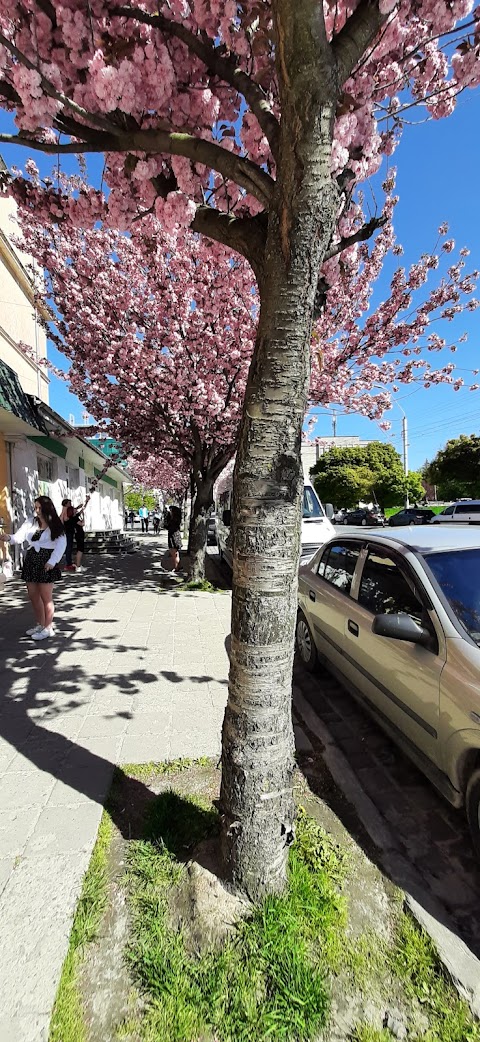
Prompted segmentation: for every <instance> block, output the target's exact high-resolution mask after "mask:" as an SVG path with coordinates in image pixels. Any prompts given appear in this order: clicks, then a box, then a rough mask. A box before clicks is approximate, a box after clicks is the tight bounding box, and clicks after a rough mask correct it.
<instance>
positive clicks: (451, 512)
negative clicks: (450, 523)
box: [442, 506, 455, 517]
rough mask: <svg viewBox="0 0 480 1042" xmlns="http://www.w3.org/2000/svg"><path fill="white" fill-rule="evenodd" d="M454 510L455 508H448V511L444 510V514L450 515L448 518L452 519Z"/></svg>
mask: <svg viewBox="0 0 480 1042" xmlns="http://www.w3.org/2000/svg"><path fill="white" fill-rule="evenodd" d="M454 510H455V506H451V507H447V509H446V510H442V514H445V515H446V514H448V516H449V517H450V514H453V511H454Z"/></svg>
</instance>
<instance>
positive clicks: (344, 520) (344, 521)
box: [343, 517, 348, 525]
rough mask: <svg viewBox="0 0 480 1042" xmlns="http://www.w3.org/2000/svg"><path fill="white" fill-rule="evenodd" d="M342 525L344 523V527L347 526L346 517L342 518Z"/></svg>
mask: <svg viewBox="0 0 480 1042" xmlns="http://www.w3.org/2000/svg"><path fill="white" fill-rule="evenodd" d="M343 523H344V525H348V521H347V519H346V517H344V519H343Z"/></svg>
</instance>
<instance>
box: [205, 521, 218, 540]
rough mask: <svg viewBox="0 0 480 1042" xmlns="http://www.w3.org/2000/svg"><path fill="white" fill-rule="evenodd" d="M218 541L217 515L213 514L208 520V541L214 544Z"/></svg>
mask: <svg viewBox="0 0 480 1042" xmlns="http://www.w3.org/2000/svg"><path fill="white" fill-rule="evenodd" d="M216 542H217V530H216V527H215V515H214V514H212V516H211V517H209V518H208V520H207V543H208V545H209V546H213V545H214V544H216Z"/></svg>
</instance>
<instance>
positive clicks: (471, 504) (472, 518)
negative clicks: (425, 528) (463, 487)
mask: <svg viewBox="0 0 480 1042" xmlns="http://www.w3.org/2000/svg"><path fill="white" fill-rule="evenodd" d="M452 521H453V522H457V524H464V525H465V524H474V523H476V524H480V499H459V500H458V502H456V503H451V504H450V506H449V507H445V509H444V510H442V511H441V513H440V514H435V517H433V518H432V520H431V522H430V524H431V525H441V524H443V523H451V522H452Z"/></svg>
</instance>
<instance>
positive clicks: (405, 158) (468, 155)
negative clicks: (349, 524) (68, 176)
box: [0, 90, 480, 469]
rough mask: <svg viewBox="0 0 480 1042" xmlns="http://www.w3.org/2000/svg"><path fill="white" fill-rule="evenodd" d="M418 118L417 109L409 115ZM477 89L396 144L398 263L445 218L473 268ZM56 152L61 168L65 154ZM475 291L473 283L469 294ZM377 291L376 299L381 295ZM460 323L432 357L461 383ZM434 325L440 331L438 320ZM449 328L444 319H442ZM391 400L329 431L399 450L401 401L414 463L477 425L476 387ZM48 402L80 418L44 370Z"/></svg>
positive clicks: (46, 161) (324, 432)
mask: <svg viewBox="0 0 480 1042" xmlns="http://www.w3.org/2000/svg"><path fill="white" fill-rule="evenodd" d="M417 118H418V115H417ZM478 127H480V90H477V91H465V92H464V93H463V95H462V96H461V97H460V98H459V101H458V103H457V108H456V110H455V112H454V114H453V115H452V116H450V117H449V118H448V119H442V120H439V121H429V122H426V123H422V124H421V125H418V126H411V127H407V128H406V129H405V131H404V134H403V138H402V142H401V144H400V146H399V148H398V149H397V151H396V153H395V155H394V157H393V163H394V165H395V166H396V167H397V171H398V173H397V192H398V194H399V196H400V202H399V204H398V206H397V208H396V211H395V229H396V233H397V239H398V241H399V242H400V243H401V244H402V245H403V246H404V248H405V257H404V260H403V261H402V263H406V264H408V263H409V262H411V261H413V260H416V259H417V258H418V257H419V255H420V254H421V253H422V252H423V251H425V250H430V249H432V248H433V246H434V244H435V241H436V237H437V228H438V226H439V225H440V224H441V223H442V222H443V221H448V224H449V228H450V234H451V237H452V238H454V239H455V241H456V243H457V245H458V246H467V247H468V248H469V249H470V251H471V252H470V257H469V258H468V259H467V268H466V270H471V269H472V268H476V267H477V268H480V196H479V193H478V189H477V188H476V185H477V177H478V169H479V166H480V136H479V135H478ZM0 128H1V129H2V130H6V131H10V132H11V131H12V130H13V127H12V121H11V119H10V117H9V116H8V115H7V114H6V113H0ZM1 149H2V154H3V157H4V159H5V161H6V162H7V163H8V164H9V165H11V164H15V163H16V164H17V165H18V166H20V167H22V166H23V165H24V163H25V161H26V158H27V155H28V153H27V151H26V150H23V149H19V148H14V147H11V146H8V145H3V146H1ZM34 158H35V161H36V162H37V164H38V166H39V167H40V169H41V171H42V173H44V172H45V173H46V172H49V171H50V170H51V168H52V165H53V163H52V158H51V157H49V156H45V157H44V156H42V155H41V153H39V152H36V153H35V154H34ZM62 158H63V167H64V169H67V168H68V167H67V163H68V157H62ZM88 166H89V172H90V177H91V178H92V179H93V180H94V182H96V181H99V178H100V174H101V168H102V160H101V159H100V158H99V157H89V160H88ZM476 295H477V296H480V286H479V289H478V292H477V294H476ZM381 297H382V293H380V296H378V294H377V298H376V299H377V301H378V300H379V299H381ZM464 330H465V331H467V332H468V334H469V339H468V342H467V343H466V344H463V345H460V347H459V350H458V351H457V354H456V355H455V356H451V355H448V356H447V355H446V354H445V356H444V355H434V356H433V358H432V362H433V363H434V364H435V365H436V364H437V363H438V365H440V364H444V362H447V361H450V360H454V361H455V364H456V367H457V368H458V372H459V375H461V376H463V378H464V379H465V382H466V383H471V382H473V381H474V377H473V376H472V375H471V370H472V369H476V368H479V369H480V349H479V347H480V345H479V334H480V312H477V313H475V312H474V313H473V314H472V315H470V314H468V315H466V316H461V317H460V319H459V321H458V325H457V326H456V333H457V335H458V334H459V333H460V332H463V331H464ZM438 332H440V333H441V332H442V330H441V329H440V328H438ZM446 332H447V335H448V333H450V335H451V326H449V325H447V326H446ZM49 354H50V357H51V359H52V361H53V362H54V363H55V364H56V365H59V366H60V367H62V368H64V367H65V363H64V361H63V359H62V357H61V356H60V355H59V354H58V352H56V351H55V349H54V348H52V347H51V348H50V351H49ZM396 397H397V398H398V402H399V407H394V408H393V409H392V410H391V411H390V413H389V414H388V415H387V417H386V418H387V419H388V420H390V422H391V424H392V427H391V431H390V432H387V433H385V432H382V431H380V430H379V428H378V426H377V425H376V424H375V423H372V422H371V421H369V420H366V419H365V418H364V417H361V416H357V415H342V413H341V410H339V411H338V412H337V434H345V435H351V434H358V435H360V437H362V438H379V439H380V440H382V441H390V442H391V443H392V444H394V445H395V447H396V448H397V449H398V450H399V451H401V425H402V411H401V410H402V409H403V411H404V412H405V413H406V415H407V418H408V427H409V464H410V468H411V469H415V468H417V467H419V466H421V464H422V463H423V462H424V460H425V459H430V458H432V456H433V455H434V454H435V452H436V451H437V449H438V448H440V447H441V446H442V445H444V444H445V441H446V440H447V439H448V438H452V437H457V436H458V435H459V434H462V433H466V434H470V433H472V432H473V431H475V432H476V431H478V428H479V426H480V423H479V421H480V391H478V392H472V391H469V390H467V389H466V388H463V389H461V390H460V391H458V392H454V391H453V390H452V389H451V388H449V387H442V386H439V387H433V388H430V389H429V390H423V389H421V388H420V389H418V388H415V385H409V386H408V385H407V386H404V387H400V391H399V393H398V395H397V396H396ZM50 402H51V405H52V407H53V408H54V409H56V410H57V412H59V413H61V414H62V415H63V416H65V417H66V418H67V419H68V417H69V415H73V416H74V418H75V422H76V423H80V422H82V412H83V406H82V405H81V403H80V402H79V401H78V399H77V398H75V397H74V396H73V395H71V394H70V393H69V391H68V389H67V387H66V385H65V384H64V383H63V382H62V381H60V380H58V379H56V378H55V377H52V382H51V393H50ZM331 433H332V421H331V417H330V416H329V415H327V414H326V413H325V411H324V410H319V411H318V420H317V424H316V427H315V429H314V431H313V436H317V435H318V436H320V437H322V436H328V435H329V434H331Z"/></svg>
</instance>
